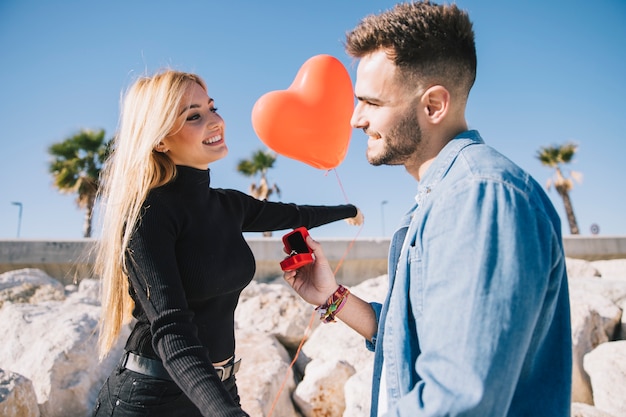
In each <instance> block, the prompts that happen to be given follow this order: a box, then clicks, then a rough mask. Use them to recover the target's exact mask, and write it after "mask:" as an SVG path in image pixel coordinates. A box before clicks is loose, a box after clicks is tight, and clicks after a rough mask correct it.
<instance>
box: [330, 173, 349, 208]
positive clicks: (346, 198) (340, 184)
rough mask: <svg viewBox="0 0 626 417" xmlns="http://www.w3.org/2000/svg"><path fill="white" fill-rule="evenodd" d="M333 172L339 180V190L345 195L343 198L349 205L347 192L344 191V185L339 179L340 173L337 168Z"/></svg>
mask: <svg viewBox="0 0 626 417" xmlns="http://www.w3.org/2000/svg"><path fill="white" fill-rule="evenodd" d="M333 171H335V177H336V178H337V182H338V183H339V189H341V192H342V193H343V198H344V199H345V200H346V203H349V201H348V195H347V194H346V190H344V188H343V184H342V183H341V180H340V179H339V173H338V172H337V169H336V168H333Z"/></svg>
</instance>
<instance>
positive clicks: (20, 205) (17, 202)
mask: <svg viewBox="0 0 626 417" xmlns="http://www.w3.org/2000/svg"><path fill="white" fill-rule="evenodd" d="M11 204H13V205H14V206H18V207H19V212H18V214H17V238H18V239H19V238H20V228H21V227H22V208H23V206H22V203H20V202H19V201H12V202H11Z"/></svg>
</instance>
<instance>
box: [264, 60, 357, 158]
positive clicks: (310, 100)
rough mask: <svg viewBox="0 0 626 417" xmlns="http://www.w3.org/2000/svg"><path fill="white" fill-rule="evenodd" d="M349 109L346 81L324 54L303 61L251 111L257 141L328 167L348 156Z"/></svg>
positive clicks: (338, 64) (345, 73) (336, 64)
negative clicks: (284, 84)
mask: <svg viewBox="0 0 626 417" xmlns="http://www.w3.org/2000/svg"><path fill="white" fill-rule="evenodd" d="M353 108H354V92H353V90H352V81H351V80H350V75H349V74H348V71H347V70H346V68H345V67H344V66H343V64H342V63H341V62H340V61H339V60H338V59H336V58H334V57H332V56H330V55H316V56H314V57H312V58H310V59H308V60H307V61H306V62H305V63H304V64H303V65H302V67H301V68H300V70H299V71H298V74H297V75H296V78H295V79H294V80H293V82H292V83H291V85H290V86H289V88H288V89H287V90H279V91H271V92H269V93H266V94H264V95H263V96H261V98H259V99H258V100H257V102H256V103H255V104H254V107H253V108H252V126H253V128H254V131H255V132H256V134H257V135H258V136H259V138H260V139H261V140H262V141H263V142H264V143H265V144H266V145H267V146H268V147H269V148H270V149H272V150H274V151H275V152H277V153H279V154H280V155H283V156H286V157H288V158H293V159H296V160H298V161H302V162H305V163H307V164H309V165H311V166H312V167H314V168H321V169H332V168H335V167H336V166H338V165H339V164H340V163H341V162H342V161H343V159H344V158H345V156H346V153H347V152H348V144H349V143H350V136H351V134H352V127H351V126H350V117H351V116H352V111H353Z"/></svg>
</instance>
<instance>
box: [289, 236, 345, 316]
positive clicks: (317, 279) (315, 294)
mask: <svg viewBox="0 0 626 417" xmlns="http://www.w3.org/2000/svg"><path fill="white" fill-rule="evenodd" d="M306 243H307V244H308V245H309V247H310V248H311V250H312V251H313V257H314V258H315V260H314V261H313V263H311V264H309V265H305V266H303V267H302V268H300V269H297V270H293V271H285V273H284V274H283V277H284V278H285V281H287V283H288V284H289V285H290V286H291V288H293V289H294V290H295V291H296V292H297V293H298V295H299V296H300V297H302V299H303V300H304V301H306V302H307V303H309V304H313V305H316V306H317V305H321V304H324V303H325V302H326V300H328V297H330V296H331V295H332V294H333V293H334V292H335V290H336V289H337V287H338V285H337V281H336V280H335V275H334V274H333V271H332V269H331V267H330V264H329V263H328V259H326V256H325V255H324V252H323V251H322V245H320V244H319V243H318V242H316V241H315V240H313V239H312V238H311V236H308V237H307V239H306Z"/></svg>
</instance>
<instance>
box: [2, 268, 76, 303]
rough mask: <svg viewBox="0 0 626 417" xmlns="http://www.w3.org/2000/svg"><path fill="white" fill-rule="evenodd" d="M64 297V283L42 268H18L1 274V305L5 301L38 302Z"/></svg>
mask: <svg viewBox="0 0 626 417" xmlns="http://www.w3.org/2000/svg"><path fill="white" fill-rule="evenodd" d="M63 299H65V289H64V287H63V284H61V283H60V282H59V281H57V280H55V279H54V278H52V277H50V276H49V275H48V274H46V273H45V272H43V271H42V270H40V269H33V268H26V269H17V270H13V271H9V272H5V273H3V274H0V307H2V305H3V304H4V303H5V302H12V303H37V302H42V301H48V300H63Z"/></svg>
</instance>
